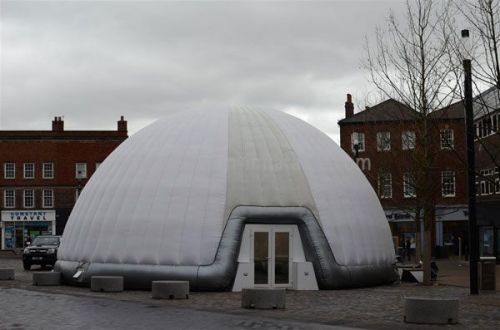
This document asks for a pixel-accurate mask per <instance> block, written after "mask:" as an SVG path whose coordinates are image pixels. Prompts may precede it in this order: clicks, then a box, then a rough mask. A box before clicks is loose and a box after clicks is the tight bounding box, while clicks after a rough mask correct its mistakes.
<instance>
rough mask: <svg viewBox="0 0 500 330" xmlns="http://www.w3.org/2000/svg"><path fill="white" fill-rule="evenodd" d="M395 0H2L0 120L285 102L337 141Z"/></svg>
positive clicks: (145, 116) (100, 125) (153, 114)
mask: <svg viewBox="0 0 500 330" xmlns="http://www.w3.org/2000/svg"><path fill="white" fill-rule="evenodd" d="M403 5H404V2H403V1H397V0H392V1H376V0H373V1H369V0H366V1H326V2H277V1H274V2H263V1H259V2H257V1H248V2H235V1H227V2H226V1H219V2H215V1H200V2H194V1H189V2H186V1H183V2H173V1H119V0H114V1H20V0H14V1H8V0H0V19H1V40H0V45H1V53H0V84H1V85H0V129H3V130H21V129H50V127H51V120H52V118H53V117H54V116H64V120H65V128H66V129H115V128H116V120H117V119H118V118H119V116H120V115H124V116H125V117H126V119H127V120H128V121H129V131H130V133H131V134H133V133H135V132H136V131H137V130H139V129H141V128H142V127H144V126H146V125H147V124H149V123H151V122H152V121H154V120H155V119H157V118H160V117H161V116H162V115H164V114H166V113H169V112H173V111H183V110H188V109H192V108H200V107H203V108H206V109H207V111H209V110H210V109H214V108H221V107H231V106H248V107H252V108H271V109H276V110H281V111H286V112H288V113H291V114H293V115H296V116H297V117H299V118H302V119H304V120H306V121H307V122H309V123H310V124H312V125H313V126H315V127H317V128H319V129H320V130H322V131H323V132H325V133H327V134H328V135H329V136H331V137H332V138H333V139H334V140H336V141H337V142H338V134H339V129H338V126H337V121H338V120H340V119H342V118H343V116H344V102H345V95H346V93H351V94H353V98H354V102H355V107H356V109H357V110H359V107H364V106H365V105H366V103H365V102H366V100H367V98H369V97H372V96H373V95H374V94H376V91H375V89H374V88H373V86H372V85H371V84H370V83H369V82H368V81H367V79H368V75H367V74H366V72H365V71H363V69H362V68H361V61H362V59H363V58H364V51H363V47H364V38H365V36H368V37H370V36H373V31H374V29H375V27H376V26H377V25H383V24H384V22H385V20H386V18H387V16H388V14H389V11H390V10H391V9H392V10H394V11H395V13H396V14H399V13H401V12H402V8H403Z"/></svg>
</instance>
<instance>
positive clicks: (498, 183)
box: [495, 178, 500, 195]
mask: <svg viewBox="0 0 500 330" xmlns="http://www.w3.org/2000/svg"><path fill="white" fill-rule="evenodd" d="M497 194H500V178H495V195H497Z"/></svg>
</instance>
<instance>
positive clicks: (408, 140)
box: [401, 131, 417, 150]
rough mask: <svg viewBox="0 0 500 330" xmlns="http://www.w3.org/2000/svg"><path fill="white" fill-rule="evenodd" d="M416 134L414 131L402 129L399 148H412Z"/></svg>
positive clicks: (413, 147)
mask: <svg viewBox="0 0 500 330" xmlns="http://www.w3.org/2000/svg"><path fill="white" fill-rule="evenodd" d="M416 140H417V136H416V134H415V131H403V132H402V133H401V149H402V150H413V149H415V145H416Z"/></svg>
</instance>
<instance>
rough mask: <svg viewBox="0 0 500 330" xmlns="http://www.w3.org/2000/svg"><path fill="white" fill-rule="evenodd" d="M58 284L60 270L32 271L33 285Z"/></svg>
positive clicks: (59, 282) (59, 281)
mask: <svg viewBox="0 0 500 330" xmlns="http://www.w3.org/2000/svg"><path fill="white" fill-rule="evenodd" d="M60 284H61V273H60V272H36V273H33V285H38V286H49V285H60Z"/></svg>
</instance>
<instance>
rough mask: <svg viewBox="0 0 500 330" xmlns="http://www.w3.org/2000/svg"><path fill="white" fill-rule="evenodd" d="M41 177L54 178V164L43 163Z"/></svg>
mask: <svg viewBox="0 0 500 330" xmlns="http://www.w3.org/2000/svg"><path fill="white" fill-rule="evenodd" d="M42 177H43V178H44V179H53V178H54V163H43V165H42Z"/></svg>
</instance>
